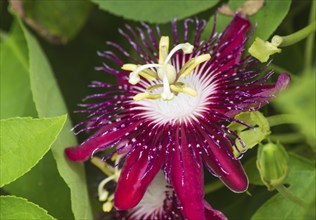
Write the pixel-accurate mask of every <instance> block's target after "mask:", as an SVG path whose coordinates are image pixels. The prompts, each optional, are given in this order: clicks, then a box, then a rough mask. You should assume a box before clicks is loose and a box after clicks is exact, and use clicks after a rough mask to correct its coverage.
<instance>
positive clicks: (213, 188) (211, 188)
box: [204, 180, 224, 195]
mask: <svg viewBox="0 0 316 220" xmlns="http://www.w3.org/2000/svg"><path fill="white" fill-rule="evenodd" d="M223 186H224V184H223V183H222V182H221V181H220V180H216V181H215V182H212V183H209V184H207V185H206V186H205V187H204V193H205V195H206V194H209V193H211V192H214V191H216V190H218V189H220V188H222V187H223Z"/></svg>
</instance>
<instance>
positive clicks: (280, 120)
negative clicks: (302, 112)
mask: <svg viewBox="0 0 316 220" xmlns="http://www.w3.org/2000/svg"><path fill="white" fill-rule="evenodd" d="M267 120H268V122H269V125H270V126H271V127H273V126H277V125H282V124H297V123H299V121H298V120H297V119H296V117H295V115H292V114H282V115H274V116H270V117H267Z"/></svg>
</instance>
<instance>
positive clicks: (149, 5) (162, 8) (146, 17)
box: [91, 0, 217, 23]
mask: <svg viewBox="0 0 316 220" xmlns="http://www.w3.org/2000/svg"><path fill="white" fill-rule="evenodd" d="M91 1H92V2H94V3H96V4H98V5H99V7H100V8H101V9H103V10H106V11H108V12H110V13H113V14H115V15H118V16H123V17H124V18H127V19H131V20H136V21H147V22H151V23H166V22H170V21H171V20H172V19H173V18H177V19H179V20H180V19H183V18H185V17H189V16H192V15H194V14H197V13H199V12H202V11H205V10H207V9H209V8H211V7H212V6H214V5H215V4H216V3H217V1H179V0H178V1H174V0H173V1H159V0H154V1H143V0H138V1H135V0H133V1H126V0H118V1H112V0H104V1H102V0H91Z"/></svg>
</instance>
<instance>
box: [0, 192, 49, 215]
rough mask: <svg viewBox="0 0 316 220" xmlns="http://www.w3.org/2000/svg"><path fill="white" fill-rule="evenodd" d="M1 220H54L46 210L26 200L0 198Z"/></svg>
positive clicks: (9, 197) (7, 197)
mask: <svg viewBox="0 0 316 220" xmlns="http://www.w3.org/2000/svg"><path fill="white" fill-rule="evenodd" d="M0 207H1V212H0V219H3V220H12V219H14V220H26V219H28V220H44V219H45V220H54V219H55V218H54V217H52V216H51V215H49V214H48V213H47V211H46V210H44V209H43V208H41V207H39V206H38V205H36V204H34V203H31V202H29V201H27V200H26V199H24V198H19V197H15V196H0Z"/></svg>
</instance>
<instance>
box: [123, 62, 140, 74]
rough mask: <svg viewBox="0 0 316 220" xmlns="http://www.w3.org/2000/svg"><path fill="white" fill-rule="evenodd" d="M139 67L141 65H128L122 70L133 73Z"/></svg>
mask: <svg viewBox="0 0 316 220" xmlns="http://www.w3.org/2000/svg"><path fill="white" fill-rule="evenodd" d="M138 66H139V65H136V64H131V63H126V64H124V65H123V66H122V67H121V69H122V70H126V71H131V72H133V71H135V70H136V69H137V67H138Z"/></svg>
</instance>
